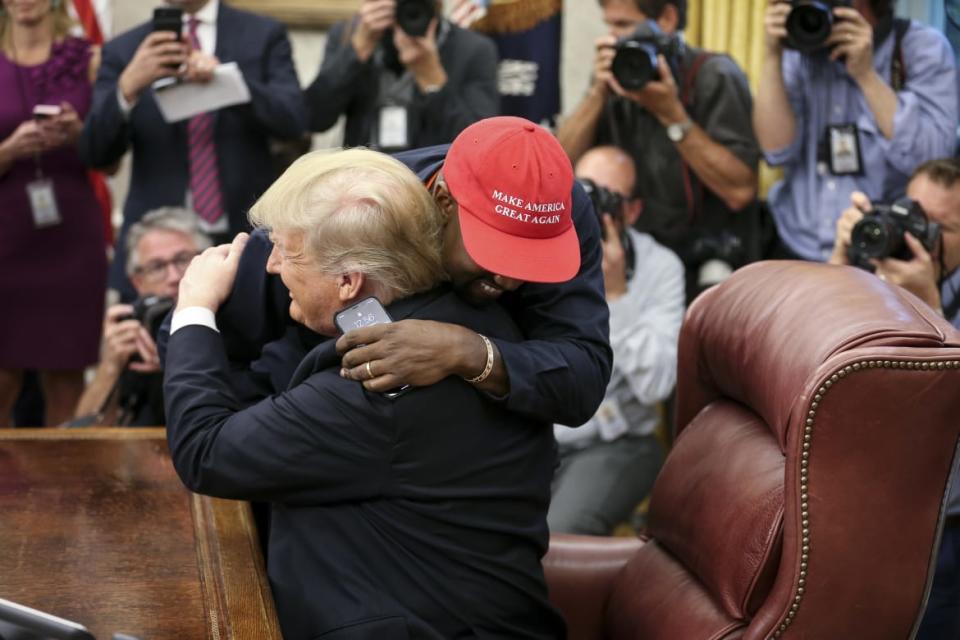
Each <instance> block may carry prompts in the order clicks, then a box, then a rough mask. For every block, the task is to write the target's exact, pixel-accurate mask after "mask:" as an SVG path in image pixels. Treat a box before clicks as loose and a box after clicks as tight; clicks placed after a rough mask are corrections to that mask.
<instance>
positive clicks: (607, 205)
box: [578, 178, 623, 240]
mask: <svg viewBox="0 0 960 640" xmlns="http://www.w3.org/2000/svg"><path fill="white" fill-rule="evenodd" d="M578 181H579V182H580V186H582V187H583V190H584V191H586V192H587V195H588V196H590V201H591V202H592V203H593V210H594V212H596V214H597V221H598V222H599V223H600V232H601V233H602V234H603V239H604V240H606V239H607V229H606V227H604V225H603V214H605V213H606V214H609V215H610V217H611V218H613V221H614V222H615V223H617V224H618V225H620V226H621V227H622V226H623V196H621V195H620V194H619V193H615V192H613V191H610V189H607V188H606V187H601V186H600V185H598V184H597V183H596V182H594V181H593V180H591V179H590V178H578Z"/></svg>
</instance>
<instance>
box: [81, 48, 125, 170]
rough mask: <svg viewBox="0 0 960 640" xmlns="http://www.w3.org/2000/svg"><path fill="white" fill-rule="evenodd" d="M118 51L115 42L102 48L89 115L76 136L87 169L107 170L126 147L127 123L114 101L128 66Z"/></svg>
mask: <svg viewBox="0 0 960 640" xmlns="http://www.w3.org/2000/svg"><path fill="white" fill-rule="evenodd" d="M120 49H121V45H120V43H118V42H117V41H114V42H108V43H107V44H106V45H105V46H104V47H103V59H102V61H101V63H100V69H99V71H98V72H97V80H96V83H95V84H94V87H93V99H92V102H91V105H90V113H89V114H87V119H86V122H85V123H84V127H83V133H82V134H81V136H80V141H79V151H80V158H81V159H82V160H83V162H84V164H86V165H87V166H90V167H95V168H106V167H109V166H110V165H112V164H114V163H116V162H118V161H119V160H120V158H122V157H123V154H124V153H126V151H127V148H128V147H129V146H130V135H131V131H130V123H129V122H128V121H127V119H126V118H125V117H124V115H123V112H122V111H121V110H120V103H119V102H118V101H117V82H118V81H119V79H120V74H121V73H123V70H124V69H125V68H126V66H127V64H128V62H129V60H128V58H127V57H126V56H123V55H121V53H120Z"/></svg>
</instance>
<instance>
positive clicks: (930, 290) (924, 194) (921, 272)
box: [830, 158, 960, 640]
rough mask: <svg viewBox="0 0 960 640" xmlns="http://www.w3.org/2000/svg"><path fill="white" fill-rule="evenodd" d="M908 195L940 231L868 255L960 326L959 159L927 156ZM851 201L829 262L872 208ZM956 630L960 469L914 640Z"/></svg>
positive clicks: (858, 197)
mask: <svg viewBox="0 0 960 640" xmlns="http://www.w3.org/2000/svg"><path fill="white" fill-rule="evenodd" d="M907 197H908V198H911V199H912V200H914V201H916V203H917V204H919V205H920V207H922V208H923V211H924V212H925V214H926V216H927V218H928V219H929V221H930V222H932V223H936V224H938V225H940V235H939V238H938V239H937V241H936V242H934V243H933V245H934V246H933V250H932V251H928V250H927V249H926V248H925V247H924V245H923V243H922V242H921V240H920V239H918V238H915V237H914V236H913V235H911V234H910V233H905V234H904V236H903V240H904V243H905V244H906V245H907V247H908V248H909V253H910V254H912V257H910V259H908V260H898V259H896V258H889V257H888V258H884V259H881V260H874V261H872V264H873V266H874V267H875V269H876V271H875V273H876V274H877V276H878V277H879V278H880V279H882V280H886V281H887V282H890V283H892V284H895V285H898V286H901V287H903V288H904V289H906V290H907V291H910V292H911V293H913V294H914V295H916V296H917V297H918V298H920V299H921V300H923V301H924V302H926V303H927V304H928V305H930V306H931V307H932V308H933V309H936V310H938V311H940V312H941V313H942V314H943V315H944V316H945V317H946V318H947V320H949V321H950V322H951V323H952V324H953V325H954V326H956V327H960V297H958V295H957V287H956V283H955V282H951V281H952V280H954V276H955V275H956V274H957V267H960V160H957V159H956V158H948V159H944V160H931V161H930V162H927V163H925V164H923V165H921V166H920V167H919V168H918V169H917V170H916V171H914V173H913V176H912V177H911V178H910V182H909V184H908V185H907ZM851 201H852V203H853V206H852V207H850V208H848V209H847V210H845V211H844V212H843V214H842V215H841V216H840V219H839V221H838V222H837V240H836V243H835V244H834V250H833V255H832V256H831V258H830V262H831V263H832V264H849V263H850V260H849V257H848V252H849V248H850V244H851V233H852V231H853V228H854V226H855V225H856V224H857V223H858V222H859V221H860V220H862V219H863V218H864V214H865V213H866V212H869V211H871V210H872V209H873V206H872V204H871V202H870V200H869V199H868V198H867V197H866V196H865V195H864V194H862V193H854V194H853V195H852V196H851ZM958 636H960V474H955V477H954V484H953V487H952V488H951V494H950V498H949V500H948V503H947V516H946V521H945V522H944V527H943V535H942V538H941V542H940V554H939V556H938V559H937V570H936V574H935V576H934V582H933V587H932V589H931V592H930V600H929V602H928V604H927V611H926V613H925V615H924V619H923V623H922V624H921V627H920V630H919V633H918V634H917V638H918V640H937V639H939V638H956V637H958Z"/></svg>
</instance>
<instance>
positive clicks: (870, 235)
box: [847, 198, 940, 272]
mask: <svg viewBox="0 0 960 640" xmlns="http://www.w3.org/2000/svg"><path fill="white" fill-rule="evenodd" d="M908 232H909V233H910V235H912V236H913V237H915V238H916V239H917V240H919V241H920V243H921V244H922V245H923V246H924V248H925V249H926V250H927V251H931V252H932V251H933V250H934V249H935V248H936V246H937V243H938V242H939V240H940V225H939V224H937V223H936V222H930V220H929V218H927V213H926V211H924V210H923V207H921V206H920V203H919V202H917V201H916V200H911V199H910V198H900V199H899V200H897V201H896V202H894V203H893V204H874V205H873V210H872V211H871V212H870V213H867V214H866V215H864V216H863V219H861V220H860V221H859V222H858V223H857V224H855V225H854V227H853V231H851V233H850V248H849V249H848V250H847V258H848V259H849V261H850V264H852V265H854V266H856V267H860V268H861V269H865V270H867V271H870V272H872V271H874V267H873V265H872V264H870V260H882V259H883V258H895V259H897V260H910V259H911V258H913V252H911V251H910V247H908V246H907V243H906V242H905V241H904V239H903V234H904V233H908Z"/></svg>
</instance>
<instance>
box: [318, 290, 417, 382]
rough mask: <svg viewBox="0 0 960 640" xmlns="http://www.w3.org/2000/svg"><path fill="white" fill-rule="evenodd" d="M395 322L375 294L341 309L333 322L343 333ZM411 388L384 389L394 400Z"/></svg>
mask: <svg viewBox="0 0 960 640" xmlns="http://www.w3.org/2000/svg"><path fill="white" fill-rule="evenodd" d="M388 322H393V319H392V318H391V317H390V314H389V313H387V310H386V309H384V308H383V305H382V304H380V301H379V300H377V299H376V297H374V296H370V297H369V298H364V299H363V300H361V301H360V302H358V303H356V304H354V305H352V306H349V307H347V308H346V309H341V310H340V311H338V312H337V313H336V314H334V316H333V323H334V324H335V325H336V326H337V329H339V330H340V332H341V333H346V332H348V331H351V330H353V329H362V328H364V327H372V326H373V325H376V324H387V323H388ZM409 389H410V385H405V386H402V387H399V388H397V389H391V390H390V391H384V392H383V395H384V396H386V397H387V398H390V399H391V400H393V399H394V398H397V397H399V396H401V395H403V394H404V392H406V391H407V390H409Z"/></svg>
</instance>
